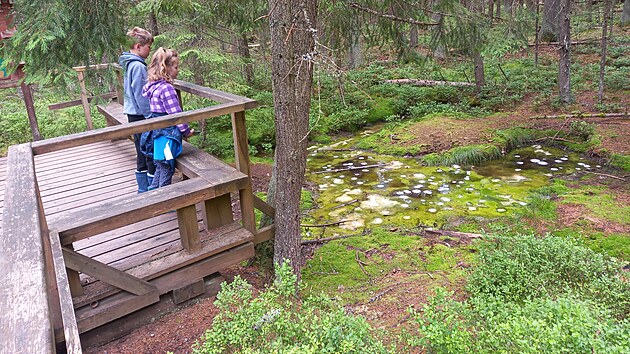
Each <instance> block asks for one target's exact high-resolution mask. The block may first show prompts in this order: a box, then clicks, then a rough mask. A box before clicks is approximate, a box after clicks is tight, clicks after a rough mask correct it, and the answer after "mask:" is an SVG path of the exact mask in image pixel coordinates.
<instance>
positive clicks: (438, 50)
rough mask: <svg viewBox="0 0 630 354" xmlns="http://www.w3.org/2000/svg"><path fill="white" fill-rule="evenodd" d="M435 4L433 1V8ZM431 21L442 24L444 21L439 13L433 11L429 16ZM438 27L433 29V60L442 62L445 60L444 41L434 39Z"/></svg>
mask: <svg viewBox="0 0 630 354" xmlns="http://www.w3.org/2000/svg"><path fill="white" fill-rule="evenodd" d="M436 4H437V1H436V0H434V1H433V7H435V5H436ZM431 19H432V20H433V22H435V23H440V24H441V23H442V22H443V21H444V17H443V15H442V13H441V12H439V11H435V12H434V13H433V14H432V15H431ZM440 27H442V26H441V25H440V26H435V28H434V29H433V31H434V32H433V36H434V42H435V43H436V44H435V48H434V49H433V58H434V59H437V60H444V59H446V46H445V45H444V41H443V40H442V39H441V38H437V39H435V36H438V35H439V34H438V32H436V31H439V30H440Z"/></svg>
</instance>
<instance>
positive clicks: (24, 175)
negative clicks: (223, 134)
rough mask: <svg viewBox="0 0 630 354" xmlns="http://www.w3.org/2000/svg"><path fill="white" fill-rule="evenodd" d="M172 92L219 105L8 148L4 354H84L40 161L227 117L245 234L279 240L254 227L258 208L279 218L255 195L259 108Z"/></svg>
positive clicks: (200, 91) (242, 100) (191, 89)
mask: <svg viewBox="0 0 630 354" xmlns="http://www.w3.org/2000/svg"><path fill="white" fill-rule="evenodd" d="M174 86H175V88H176V89H177V90H180V91H183V92H188V93H191V94H194V95H198V96H201V97H205V98H208V99H211V100H214V101H216V102H219V104H218V105H214V106H210V107H205V108H201V109H196V110H192V111H187V112H182V113H178V114H173V115H167V116H164V117H159V118H153V119H148V120H145V121H140V122H134V123H129V124H121V125H116V126H109V127H106V128H103V129H98V130H90V131H87V132H82V133H77V134H72V135H68V136H62V137H58V138H53V139H48V140H43V141H37V142H33V143H28V144H22V145H18V146H12V147H10V148H9V157H8V167H7V180H6V186H5V196H6V198H5V203H4V214H3V218H2V220H3V227H2V231H3V235H2V238H1V239H0V249H1V250H2V254H0V267H1V269H2V270H3V273H4V274H3V276H2V277H1V278H0V312H2V315H1V322H0V333H2V335H1V336H0V348H2V351H6V352H11V353H12V352H32V353H44V352H54V351H55V343H56V342H61V341H65V342H66V350H67V351H68V352H69V353H80V352H81V345H80V341H79V332H78V329H77V322H76V319H75V317H74V316H75V314H74V310H73V304H72V296H71V295H70V285H69V282H68V278H69V274H68V273H67V269H66V267H69V266H68V265H67V264H66V263H64V258H63V257H64V254H65V253H67V252H66V250H64V249H62V243H61V241H60V235H59V234H58V233H57V231H55V230H51V231H49V229H48V225H47V221H46V218H45V216H44V212H43V207H42V200H41V196H40V193H39V189H38V184H37V179H36V175H35V166H34V156H35V155H40V154H46V153H50V152H54V151H59V150H63V149H68V148H71V147H76V146H82V145H86V144H91V143H95V142H100V141H108V140H118V139H122V138H127V137H129V136H130V135H133V134H136V133H141V132H144V131H149V130H153V129H158V128H165V127H169V126H173V125H176V124H180V123H190V122H193V121H200V120H203V119H209V118H213V117H218V116H222V115H226V114H229V115H231V117H232V127H233V138H234V150H235V159H236V169H237V170H238V171H240V172H242V173H243V174H245V175H246V176H247V178H248V182H247V183H246V186H244V187H243V188H242V189H240V190H239V199H240V205H241V213H242V224H243V227H244V228H245V229H247V230H248V231H250V232H251V233H252V234H253V235H254V241H255V242H257V243H258V242H262V241H264V240H267V239H269V238H271V237H273V230H274V229H273V227H267V228H265V229H261V230H258V231H257V230H256V225H255V219H254V207H257V208H258V209H261V210H263V212H264V213H265V214H268V215H271V216H273V213H274V209H273V208H272V207H271V206H269V205H267V204H265V203H264V202H263V201H262V200H260V199H258V198H256V197H255V196H254V195H253V193H252V188H251V175H250V161H249V153H248V143H247V132H246V126H245V111H246V110H248V109H252V108H255V107H256V105H257V103H256V101H254V100H251V99H248V98H246V97H241V96H237V95H233V94H230V93H226V92H221V91H217V90H213V89H209V88H206V87H202V86H198V85H194V84H191V83H187V82H183V81H179V80H176V81H175V83H174ZM118 97H120V93H119V94H118ZM82 101H83V103H87V101H88V100H87V99H85V100H84V99H82ZM70 275H72V274H70ZM75 275H76V274H75ZM54 328H63V333H60V332H58V333H56V335H57V336H58V338H57V340H55V333H54V330H53V329H54Z"/></svg>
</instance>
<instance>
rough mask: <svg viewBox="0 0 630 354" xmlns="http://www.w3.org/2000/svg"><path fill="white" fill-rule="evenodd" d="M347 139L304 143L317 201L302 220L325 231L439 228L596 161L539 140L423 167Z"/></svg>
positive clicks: (484, 213) (486, 214)
mask: <svg viewBox="0 0 630 354" xmlns="http://www.w3.org/2000/svg"><path fill="white" fill-rule="evenodd" d="M364 134H369V132H366V133H364ZM353 142H354V139H347V140H342V141H339V142H337V143H335V144H332V145H327V146H311V147H309V154H308V159H307V180H308V181H310V182H311V183H314V184H315V185H316V187H317V188H316V189H317V192H316V193H315V195H314V198H315V203H316V205H317V207H316V208H314V209H313V210H311V211H310V212H309V214H308V216H307V218H305V220H304V223H310V222H312V223H313V224H317V225H324V224H326V225H328V224H332V225H330V226H331V227H333V229H332V230H331V229H330V227H329V228H328V230H327V232H326V235H327V236H330V232H332V233H333V234H344V233H354V232H357V231H361V230H363V229H365V228H368V229H369V228H371V227H375V226H377V225H382V226H384V225H392V226H401V227H416V226H427V227H440V226H441V225H443V224H444V222H445V221H446V220H448V219H449V218H452V217H457V216H464V217H465V216H469V217H482V218H494V217H499V216H502V215H509V214H513V213H515V212H517V211H518V210H519V209H521V208H523V207H525V206H526V205H527V204H528V196H529V195H530V193H531V191H532V190H534V189H537V188H540V187H542V186H545V185H548V184H550V183H551V181H552V179H553V178H554V177H556V176H559V175H566V174H571V173H574V172H576V171H589V170H595V169H597V168H600V167H601V166H599V165H590V164H589V163H588V161H587V160H584V159H583V158H581V157H580V156H579V155H578V154H575V153H567V152H566V151H563V150H560V149H555V148H550V147H543V146H540V145H533V146H530V147H527V148H522V149H518V150H513V151H511V152H510V153H509V154H507V155H506V156H505V157H504V158H502V159H500V160H495V161H490V162H487V163H483V164H480V165H476V166H458V165H452V166H438V167H427V166H422V165H421V164H420V163H419V162H418V160H417V159H413V158H402V157H393V156H387V155H378V154H374V153H370V152H366V151H360V150H355V149H352V145H353ZM311 231H312V230H309V229H307V230H306V235H305V236H306V237H309V234H310V232H311Z"/></svg>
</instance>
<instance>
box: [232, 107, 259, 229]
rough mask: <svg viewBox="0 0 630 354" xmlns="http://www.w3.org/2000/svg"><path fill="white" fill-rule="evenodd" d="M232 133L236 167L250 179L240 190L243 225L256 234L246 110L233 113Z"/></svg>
mask: <svg viewBox="0 0 630 354" xmlns="http://www.w3.org/2000/svg"><path fill="white" fill-rule="evenodd" d="M232 133H233V136H234V154H235V159H236V169H238V170H239V171H241V172H243V173H244V174H246V175H247V176H248V179H249V181H248V183H247V186H246V187H245V188H243V189H241V190H240V191H239V198H240V202H241V215H242V218H243V227H245V229H247V230H248V231H250V232H251V233H252V234H254V235H255V234H256V219H255V216H254V194H253V193H254V192H253V190H252V175H251V171H250V167H249V146H248V142H247V128H246V126H245V111H239V112H235V113H232Z"/></svg>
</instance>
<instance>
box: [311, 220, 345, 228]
mask: <svg viewBox="0 0 630 354" xmlns="http://www.w3.org/2000/svg"><path fill="white" fill-rule="evenodd" d="M348 221H351V220H340V221H334V222H330V223H327V224H318V225H309V224H300V226H302V227H326V226H335V225H340V224H344V223H347V222H348Z"/></svg>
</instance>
